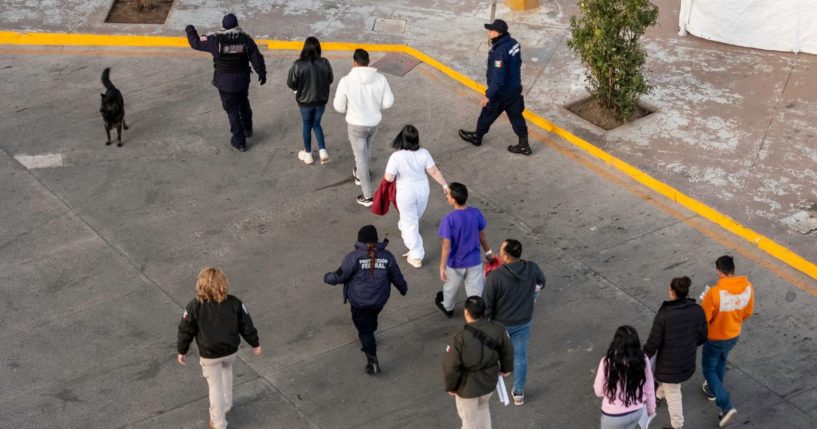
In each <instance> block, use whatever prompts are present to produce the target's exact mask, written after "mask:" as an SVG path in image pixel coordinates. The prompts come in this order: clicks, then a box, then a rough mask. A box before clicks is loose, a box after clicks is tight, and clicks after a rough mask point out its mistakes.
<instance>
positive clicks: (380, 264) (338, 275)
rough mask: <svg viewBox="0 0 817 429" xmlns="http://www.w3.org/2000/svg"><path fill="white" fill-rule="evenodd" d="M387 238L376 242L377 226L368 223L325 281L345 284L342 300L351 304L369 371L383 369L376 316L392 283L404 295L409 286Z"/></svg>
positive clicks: (386, 299)
mask: <svg viewBox="0 0 817 429" xmlns="http://www.w3.org/2000/svg"><path fill="white" fill-rule="evenodd" d="M387 244H388V240H384V241H383V242H382V243H380V242H378V241H377V229H375V227H374V225H366V226H364V227H363V228H360V231H358V233H357V242H356V243H355V250H353V251H352V252H351V253H349V254H348V255H346V257H345V258H344V259H343V264H342V265H341V266H340V268H338V269H337V271H334V272H330V273H326V275H325V276H324V277H323V281H324V282H326V283H328V284H330V285H337V284H341V283H342V284H343V302H344V304H345V303H346V301H349V304H351V306H352V322H354V324H355V328H357V334H358V337H359V338H360V344H361V346H362V348H361V350H362V351H363V352H364V353H366V374H369V375H373V374H377V373H378V372H380V364H379V363H378V362H377V343H375V339H374V331H376V330H377V315H378V314H380V310H382V309H383V306H384V305H386V301H388V300H389V295H390V293H391V285H392V284H393V285H394V287H396V288H397V290H398V291H400V294H401V295H403V296H405V295H406V292H408V285H407V284H406V280H405V279H404V278H403V274H402V273H401V272H400V267H399V266H397V260H395V259H394V255H392V254H391V252H389V251H388V250H386V245H387Z"/></svg>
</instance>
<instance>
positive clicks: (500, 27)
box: [485, 19, 508, 34]
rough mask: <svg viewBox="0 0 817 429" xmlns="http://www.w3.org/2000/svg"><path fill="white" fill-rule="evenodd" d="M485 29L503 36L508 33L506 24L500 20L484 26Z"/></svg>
mask: <svg viewBox="0 0 817 429" xmlns="http://www.w3.org/2000/svg"><path fill="white" fill-rule="evenodd" d="M485 29H486V30H494V31H496V32H498V33H502V34H505V33H507V32H508V23H507V22H505V21H503V20H501V19H495V20H494V22H492V23H490V24H485Z"/></svg>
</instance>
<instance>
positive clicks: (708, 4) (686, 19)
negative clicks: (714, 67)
mask: <svg viewBox="0 0 817 429" xmlns="http://www.w3.org/2000/svg"><path fill="white" fill-rule="evenodd" d="M678 25H679V26H680V28H681V31H680V33H679V34H681V35H686V33H687V32H690V33H692V34H694V35H696V36H698V37H703V38H704V39H709V40H715V41H718V42H723V43H728V44H730V45H737V46H745V47H749V48H758V49H768V50H773V51H792V52H808V53H812V54H817V0H681V13H680V16H679V17H678Z"/></svg>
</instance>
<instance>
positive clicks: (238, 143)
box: [185, 13, 267, 152]
mask: <svg viewBox="0 0 817 429" xmlns="http://www.w3.org/2000/svg"><path fill="white" fill-rule="evenodd" d="M221 26H222V27H223V28H224V30H223V31H219V32H217V33H215V34H208V35H206V36H201V37H199V33H198V32H197V31H196V27H194V26H192V25H188V26H187V27H186V28H185V32H187V41H188V43H190V47H191V48H193V49H195V50H197V51H205V52H209V53H210V54H212V55H213V67H214V68H215V70H214V71H213V86H215V87H216V88H218V95H219V96H220V97H221V106H222V107H223V108H224V111H225V112H227V118H228V119H229V120H230V132H231V133H232V135H233V136H232V138H231V139H230V144H232V145H233V147H234V148H236V149H238V150H240V151H241V152H246V151H247V137H252V109H251V108H250V100H249V98H247V91H248V89H249V87H250V74H251V73H252V70H250V65H249V63H250V62H251V63H252V68H253V69H254V70H255V72H256V73H258V82H259V83H260V84H261V85H263V84H265V83H267V67H266V65H265V64H264V56H263V55H261V52H259V51H258V46H257V45H256V44H255V41H254V40H253V39H252V37H250V36H249V35H248V34H247V33H244V31H243V30H241V27H239V26H238V18H236V16H235V15H233V14H232V13H229V14H227V15H224V19H222V20H221Z"/></svg>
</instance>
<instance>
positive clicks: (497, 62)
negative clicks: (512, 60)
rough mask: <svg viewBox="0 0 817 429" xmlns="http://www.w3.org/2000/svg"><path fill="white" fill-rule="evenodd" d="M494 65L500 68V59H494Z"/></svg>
mask: <svg viewBox="0 0 817 429" xmlns="http://www.w3.org/2000/svg"><path fill="white" fill-rule="evenodd" d="M494 67H496V68H502V61H501V60H497V61H494Z"/></svg>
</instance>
